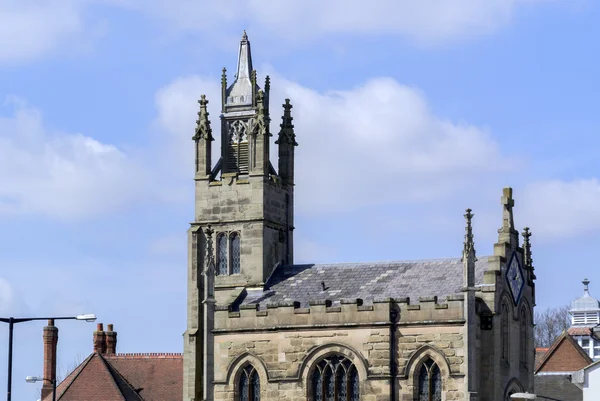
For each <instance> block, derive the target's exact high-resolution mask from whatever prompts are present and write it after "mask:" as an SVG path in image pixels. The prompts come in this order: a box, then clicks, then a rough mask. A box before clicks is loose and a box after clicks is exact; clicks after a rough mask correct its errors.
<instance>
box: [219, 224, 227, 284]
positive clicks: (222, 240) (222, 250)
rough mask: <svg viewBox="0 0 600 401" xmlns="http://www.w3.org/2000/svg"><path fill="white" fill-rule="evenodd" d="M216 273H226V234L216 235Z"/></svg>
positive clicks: (220, 274) (222, 274)
mask: <svg viewBox="0 0 600 401" xmlns="http://www.w3.org/2000/svg"><path fill="white" fill-rule="evenodd" d="M217 261H218V262H217V275H219V276H225V275H227V236H226V235H225V234H219V236H218V237H217Z"/></svg>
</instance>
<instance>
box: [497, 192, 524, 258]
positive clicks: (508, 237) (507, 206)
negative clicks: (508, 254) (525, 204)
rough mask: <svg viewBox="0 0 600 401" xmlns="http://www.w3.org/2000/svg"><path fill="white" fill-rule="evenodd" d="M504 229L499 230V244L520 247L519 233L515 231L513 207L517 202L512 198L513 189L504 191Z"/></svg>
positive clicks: (502, 199)
mask: <svg viewBox="0 0 600 401" xmlns="http://www.w3.org/2000/svg"><path fill="white" fill-rule="evenodd" d="M501 201H502V227H501V228H500V229H499V230H498V234H499V235H498V243H506V244H512V245H513V246H518V235H519V233H518V232H517V231H516V230H515V221H514V218H513V207H514V206H515V201H514V199H513V197H512V188H510V187H507V188H504V189H503V190H502V198H501Z"/></svg>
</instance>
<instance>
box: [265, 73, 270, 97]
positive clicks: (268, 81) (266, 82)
mask: <svg viewBox="0 0 600 401" xmlns="http://www.w3.org/2000/svg"><path fill="white" fill-rule="evenodd" d="M270 90H271V78H270V77H269V76H268V75H267V76H266V78H265V93H269V91H270Z"/></svg>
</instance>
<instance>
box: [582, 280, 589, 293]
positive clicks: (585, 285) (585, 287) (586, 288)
mask: <svg viewBox="0 0 600 401" xmlns="http://www.w3.org/2000/svg"><path fill="white" fill-rule="evenodd" d="M582 283H583V291H584V292H586V293H588V295H589V290H590V288H589V284H590V280H588V279H587V278H584V279H583V281H582Z"/></svg>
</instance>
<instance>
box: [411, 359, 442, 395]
mask: <svg viewBox="0 0 600 401" xmlns="http://www.w3.org/2000/svg"><path fill="white" fill-rule="evenodd" d="M417 400H419V401H442V374H441V372H440V368H439V367H438V365H437V364H436V363H435V362H434V361H433V360H432V359H428V360H427V361H425V363H424V364H423V365H422V366H421V369H420V370H419V377H418V384H417Z"/></svg>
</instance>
